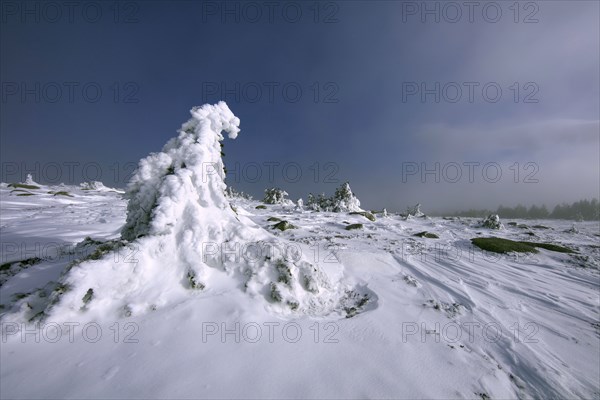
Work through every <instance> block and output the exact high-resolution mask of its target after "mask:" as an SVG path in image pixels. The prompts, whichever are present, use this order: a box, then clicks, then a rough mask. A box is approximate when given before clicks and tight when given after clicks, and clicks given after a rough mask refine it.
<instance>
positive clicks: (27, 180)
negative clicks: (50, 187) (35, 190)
mask: <svg viewBox="0 0 600 400" xmlns="http://www.w3.org/2000/svg"><path fill="white" fill-rule="evenodd" d="M23 183H24V184H25V185H33V186H41V185H40V184H39V183H37V182H36V181H34V180H33V177H32V176H31V174H27V177H26V178H25V182H23Z"/></svg>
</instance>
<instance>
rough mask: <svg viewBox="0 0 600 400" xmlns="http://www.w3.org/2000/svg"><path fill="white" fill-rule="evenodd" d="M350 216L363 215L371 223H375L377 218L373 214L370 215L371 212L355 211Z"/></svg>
mask: <svg viewBox="0 0 600 400" xmlns="http://www.w3.org/2000/svg"><path fill="white" fill-rule="evenodd" d="M350 215H362V216H363V217H365V218H366V219H368V220H369V221H373V222H375V216H374V215H373V214H372V213H370V212H369V211H360V212H357V211H354V212H351V213H350Z"/></svg>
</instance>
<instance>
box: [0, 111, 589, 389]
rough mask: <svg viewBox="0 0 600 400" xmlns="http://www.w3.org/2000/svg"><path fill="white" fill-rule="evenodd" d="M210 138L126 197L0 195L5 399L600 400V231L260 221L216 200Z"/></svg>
mask: <svg viewBox="0 0 600 400" xmlns="http://www.w3.org/2000/svg"><path fill="white" fill-rule="evenodd" d="M222 131H225V132H227V133H229V137H230V138H235V137H236V136H237V134H238V133H239V120H237V118H235V116H234V115H233V114H232V113H231V111H230V110H229V109H228V108H227V106H226V105H225V104H224V103H220V104H217V105H214V106H204V107H200V108H194V109H193V110H192V119H191V120H190V121H188V122H187V123H185V124H184V125H183V127H182V129H181V130H180V132H179V136H177V137H176V138H174V139H172V140H171V141H169V142H168V143H167V144H166V145H165V147H164V148H163V149H162V151H161V152H159V153H156V154H152V155H150V156H148V157H147V158H145V159H143V160H142V161H140V167H139V169H138V171H137V172H136V173H135V175H134V177H133V179H132V182H131V184H130V186H129V187H128V188H127V193H126V195H125V196H124V195H123V194H122V193H119V192H118V191H113V190H103V189H102V187H103V185H102V186H99V185H96V186H95V187H96V189H95V190H89V187H88V186H84V187H71V186H57V187H51V186H43V185H39V184H35V185H36V186H39V187H40V188H39V189H26V190H27V191H28V192H30V193H31V195H28V196H19V194H22V192H21V191H19V190H17V189H15V188H14V187H9V186H8V185H7V184H1V185H0V211H1V213H0V227H1V230H0V242H1V244H2V248H1V251H2V252H1V254H0V256H1V259H0V264H1V265H5V263H9V264H10V265H9V267H8V269H6V268H4V267H3V269H1V270H0V284H1V286H0V304H2V308H1V309H0V313H1V316H0V322H1V324H2V338H1V341H0V346H1V347H0V350H1V351H0V382H1V385H0V397H1V398H22V399H33V398H89V399H96V398H289V399H291V398H394V399H398V398H406V399H408V398H410V399H414V398H488V397H489V398H552V397H559V398H600V389H599V386H600V382H599V381H600V378H599V377H600V321H599V312H600V292H599V290H600V281H599V277H600V247H599V246H598V238H599V236H600V227H599V225H598V222H573V221H550V220H543V221H523V220H511V221H504V222H505V225H504V229H502V230H494V231H490V230H489V229H487V228H484V227H481V225H480V221H478V220H476V219H468V218H465V219H443V218H436V217H432V218H428V219H425V218H409V219H406V218H404V216H402V215H398V214H394V213H391V212H387V211H386V212H385V215H386V217H385V218H377V219H376V220H375V221H370V220H369V219H367V218H365V216H364V215H361V214H360V213H354V214H350V213H349V212H325V211H310V210H308V207H306V209H302V207H301V206H300V205H298V207H289V206H286V205H280V204H275V205H267V206H266V209H256V206H257V205H259V204H262V203H261V202H259V201H253V200H249V199H244V198H241V197H231V198H228V197H226V196H225V195H224V191H225V185H224V183H223V180H222V175H221V174H220V171H221V168H222V162H221V160H220V145H219V143H220V141H221V140H223V139H224V137H223V135H222V134H221V132H222ZM182 164H185V167H182ZM58 191H64V192H67V193H68V194H69V195H70V196H63V195H55V194H56V192H58ZM138 207H139V208H138ZM142 208H143V209H142ZM144 210H145V211H144ZM138 211H139V212H138ZM377 215H378V216H379V215H382V214H381V213H380V214H377ZM273 218H277V219H279V220H283V221H287V222H289V224H291V225H293V226H294V227H295V228H294V229H288V230H285V231H279V230H277V229H273V228H272V227H273V225H274V224H276V223H277V222H275V220H274V219H273ZM507 222H516V224H508V223H507ZM349 224H362V225H363V228H362V229H357V230H351V231H348V230H346V229H345V227H346V226H347V225H349ZM524 224H526V225H528V227H523V225H524ZM542 226H545V227H547V228H548V229H544V228H543V227H542ZM571 228H575V229H571ZM424 231H427V232H431V233H435V234H437V235H438V236H439V239H430V238H425V237H416V236H414V235H415V234H416V233H419V232H424ZM531 234H533V235H534V236H531ZM490 235H494V236H497V237H501V238H506V239H511V240H519V241H533V242H543V243H554V244H560V245H563V246H567V247H569V248H571V249H574V250H576V252H577V253H574V254H567V253H557V252H552V251H548V250H545V249H540V250H539V253H535V254H530V253H522V254H521V253H519V254H516V253H509V254H501V255H498V254H492V253H486V252H483V251H482V250H479V249H478V248H476V247H474V246H473V245H472V244H471V242H470V239H472V238H475V237H479V236H490ZM86 237H90V238H91V239H86ZM244 245H250V246H247V247H246V251H247V252H244V251H242V250H241V249H242V248H243V247H244ZM102 246H104V247H102ZM225 246H233V247H225ZM236 246H237V247H236ZM102 249H104V250H102ZM258 249H262V252H260V253H252V251H258ZM100 250H102V251H100ZM267 250H268V251H271V252H273V254H271V253H266V252H265V251H267ZM98 251H99V252H98ZM93 254H97V255H98V257H92V258H90V255H93ZM257 254H259V255H260V259H259V260H260V261H257V262H252V259H255V258H256V257H254V256H256V255H257ZM267 255H268V256H269V259H266V258H265V256H267ZM276 255H277V256H276ZM34 258H39V261H32V265H27V264H21V263H19V261H20V260H32V259H34ZM84 259H87V260H85V261H82V260H84ZM190 274H191V275H190ZM190 276H191V277H193V279H191V278H190ZM303 276H309V277H312V278H313V280H310V279H309V280H308V284H307V281H305V280H303ZM280 279H281V280H282V281H279V280H280ZM285 281H287V282H288V283H285ZM192 282H195V285H192ZM200 284H202V285H203V286H204V288H200V287H199V286H200ZM272 284H275V288H276V289H277V290H276V292H277V293H278V294H279V296H281V298H282V301H280V302H276V301H275V300H274V299H273V289H272V287H273V285H272ZM61 285H67V286H69V288H68V290H65V291H64V293H62V295H59V292H62V290H57V289H60V288H61V287H63V286H61ZM192 286H195V287H192ZM89 289H93V294H92V296H91V299H89V298H88V301H87V302H85V301H84V298H85V297H86V294H87V293H88V291H89ZM362 299H366V300H365V301H362ZM54 301H56V302H55V303H54V304H52V303H53V302H54ZM294 302H295V303H297V306H295V307H292V306H291V305H290V304H295V303H294ZM39 312H44V314H43V315H42V317H39V314H38V313H39ZM36 314H38V317H35V318H34V319H33V320H31V321H29V319H30V318H31V317H34V316H35V315H36Z"/></svg>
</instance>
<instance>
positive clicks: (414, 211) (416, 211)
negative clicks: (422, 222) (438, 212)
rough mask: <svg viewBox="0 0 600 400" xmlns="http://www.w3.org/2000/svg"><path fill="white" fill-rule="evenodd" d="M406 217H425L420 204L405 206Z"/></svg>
mask: <svg viewBox="0 0 600 400" xmlns="http://www.w3.org/2000/svg"><path fill="white" fill-rule="evenodd" d="M406 217H407V218H408V217H425V213H423V212H422V211H421V204H417V205H415V206H414V207H407V209H406Z"/></svg>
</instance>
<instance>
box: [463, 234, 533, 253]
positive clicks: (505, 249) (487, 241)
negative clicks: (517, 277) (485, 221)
mask: <svg viewBox="0 0 600 400" xmlns="http://www.w3.org/2000/svg"><path fill="white" fill-rule="evenodd" d="M471 243H473V244H474V245H475V246H477V247H479V248H480V249H482V250H485V251H491V252H493V253H510V252H516V253H537V252H538V251H537V250H536V249H535V247H534V246H531V245H529V244H526V243H524V242H515V241H513V240H508V239H501V238H496V237H487V238H475V239H471Z"/></svg>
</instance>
